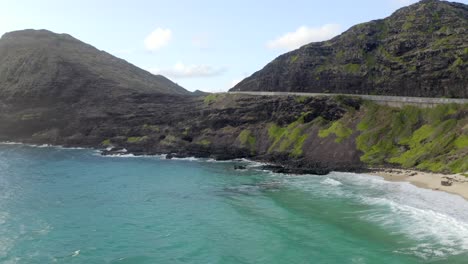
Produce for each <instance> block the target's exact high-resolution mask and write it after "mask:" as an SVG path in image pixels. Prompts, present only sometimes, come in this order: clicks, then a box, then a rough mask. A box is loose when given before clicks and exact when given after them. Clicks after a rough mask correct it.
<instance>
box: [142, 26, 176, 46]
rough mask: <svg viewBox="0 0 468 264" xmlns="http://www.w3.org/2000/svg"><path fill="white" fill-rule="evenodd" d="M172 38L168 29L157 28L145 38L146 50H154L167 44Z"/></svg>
mask: <svg viewBox="0 0 468 264" xmlns="http://www.w3.org/2000/svg"><path fill="white" fill-rule="evenodd" d="M171 39H172V31H171V30H170V29H164V28H157V29H155V30H154V31H153V32H151V33H150V34H149V35H148V36H147V37H146V38H145V47H146V49H147V50H150V51H155V50H158V49H160V48H162V47H165V46H167V44H169V41H171Z"/></svg>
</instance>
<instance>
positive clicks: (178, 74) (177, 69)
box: [149, 62, 226, 79]
mask: <svg viewBox="0 0 468 264" xmlns="http://www.w3.org/2000/svg"><path fill="white" fill-rule="evenodd" d="M149 71H150V72H151V73H153V74H162V75H164V76H167V77H169V78H174V79H180V78H197V77H213V76H218V75H220V74H222V73H224V72H225V71H226V68H225V67H213V66H210V65H203V64H202V65H195V64H192V65H185V64H183V63H181V62H179V63H176V64H175V65H174V67H172V68H166V69H158V68H152V69H149Z"/></svg>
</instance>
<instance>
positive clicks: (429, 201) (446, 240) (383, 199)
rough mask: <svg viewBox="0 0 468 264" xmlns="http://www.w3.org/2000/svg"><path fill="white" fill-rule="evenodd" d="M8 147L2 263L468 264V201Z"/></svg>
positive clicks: (357, 178)
mask: <svg viewBox="0 0 468 264" xmlns="http://www.w3.org/2000/svg"><path fill="white" fill-rule="evenodd" d="M247 165H248V166H249V169H247V170H245V171H236V170H234V169H233V167H234V163H233V162H221V163H218V162H209V161H206V160H205V161H196V160H193V159H191V160H170V161H168V160H163V159H160V158H158V157H140V158H135V157H127V158H121V157H120V158H119V157H102V156H99V155H97V154H96V153H95V152H93V151H92V150H70V149H59V148H50V147H44V148H38V147H29V146H24V145H0V263H466V259H468V203H467V202H466V201H465V200H464V199H462V198H460V197H458V196H455V195H451V194H447V193H442V192H435V191H431V190H426V189H420V188H417V187H414V186H412V185H410V184H408V183H395V182H386V181H384V180H382V179H380V178H378V177H373V176H367V175H359V174H349V173H332V174H330V175H328V176H314V175H306V176H304V175H303V176H295V175H282V174H274V173H271V172H265V171H259V170H257V169H256V167H255V163H247Z"/></svg>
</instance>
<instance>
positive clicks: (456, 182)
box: [0, 141, 468, 201]
mask: <svg viewBox="0 0 468 264" xmlns="http://www.w3.org/2000/svg"><path fill="white" fill-rule="evenodd" d="M0 144H3V145H26V146H30V147H39V148H44V147H52V148H63V149H90V150H96V151H98V152H99V153H100V154H99V155H102V156H107V157H119V156H122V157H129V155H131V156H132V157H148V156H159V157H161V156H164V158H163V159H167V158H166V157H165V156H166V155H167V154H152V155H138V154H137V155H135V154H134V153H131V152H126V151H125V152H119V151H117V152H114V153H113V154H110V153H107V154H106V151H105V150H103V149H99V148H92V147H90V148H87V147H64V146H60V145H50V144H42V145H41V144H28V143H21V142H8V141H7V142H0ZM109 154H110V155H109ZM200 158H201V157H200ZM200 158H198V157H196V156H191V157H171V158H169V159H167V160H170V159H175V160H192V159H200ZM202 159H203V158H202ZM207 159H210V158H207ZM211 160H215V161H218V160H216V159H213V158H211ZM239 160H245V161H249V162H256V163H262V164H264V166H265V167H266V169H268V170H271V171H273V172H277V173H289V172H286V171H285V172H282V171H275V169H276V170H277V169H278V168H280V167H281V168H284V167H283V165H281V164H276V163H271V162H267V161H264V160H251V159H245V158H238V159H230V160H228V161H232V162H235V161H239ZM224 161H226V160H224ZM363 169H364V171H362V172H354V173H361V174H368V175H371V176H379V177H382V178H383V179H384V180H386V181H390V182H408V183H411V184H413V185H414V186H416V187H419V188H424V189H431V190H434V191H443V192H447V193H451V194H455V195H459V196H461V197H463V198H464V199H465V200H467V201H468V177H465V176H463V175H461V174H442V173H434V172H423V171H417V170H412V169H400V168H363ZM338 172H340V171H338ZM348 172H349V171H348ZM301 174H310V173H301ZM317 175H320V174H317ZM322 175H325V174H322ZM442 181H449V182H450V183H451V185H450V186H444V185H442Z"/></svg>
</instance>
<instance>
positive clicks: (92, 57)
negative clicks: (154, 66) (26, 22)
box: [0, 30, 189, 102]
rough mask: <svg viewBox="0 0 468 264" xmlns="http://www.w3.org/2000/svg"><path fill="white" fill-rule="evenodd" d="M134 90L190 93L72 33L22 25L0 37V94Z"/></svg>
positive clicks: (66, 95) (53, 95)
mask: <svg viewBox="0 0 468 264" xmlns="http://www.w3.org/2000/svg"><path fill="white" fill-rule="evenodd" d="M135 92H136V93H164V94H179V95H184V94H189V92H188V91H186V90H185V89H183V88H182V87H180V86H178V85H177V84H175V83H173V82H171V81H170V80H169V79H167V78H165V77H163V76H160V75H153V74H151V73H149V72H147V71H144V70H142V69H140V68H138V67H136V66H134V65H132V64H130V63H128V62H126V61H124V60H122V59H119V58H116V57H114V56H112V55H110V54H108V53H106V52H104V51H100V50H98V49H96V48H94V47H92V46H90V45H88V44H86V43H83V42H81V41H79V40H77V39H75V38H73V37H72V36H70V35H67V34H55V33H52V32H50V31H47V30H22V31H16V32H11V33H6V34H5V35H3V36H2V38H1V39H0V99H3V100H6V99H19V98H22V99H25V98H30V99H34V100H36V99H42V100H46V99H47V100H48V101H52V102H53V101H54V100H56V101H57V102H63V101H77V100H80V99H83V100H89V99H90V98H89V97H92V98H95V99H96V98H100V99H102V98H112V97H116V96H119V95H124V94H130V93H135ZM88 96H89V97H88Z"/></svg>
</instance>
